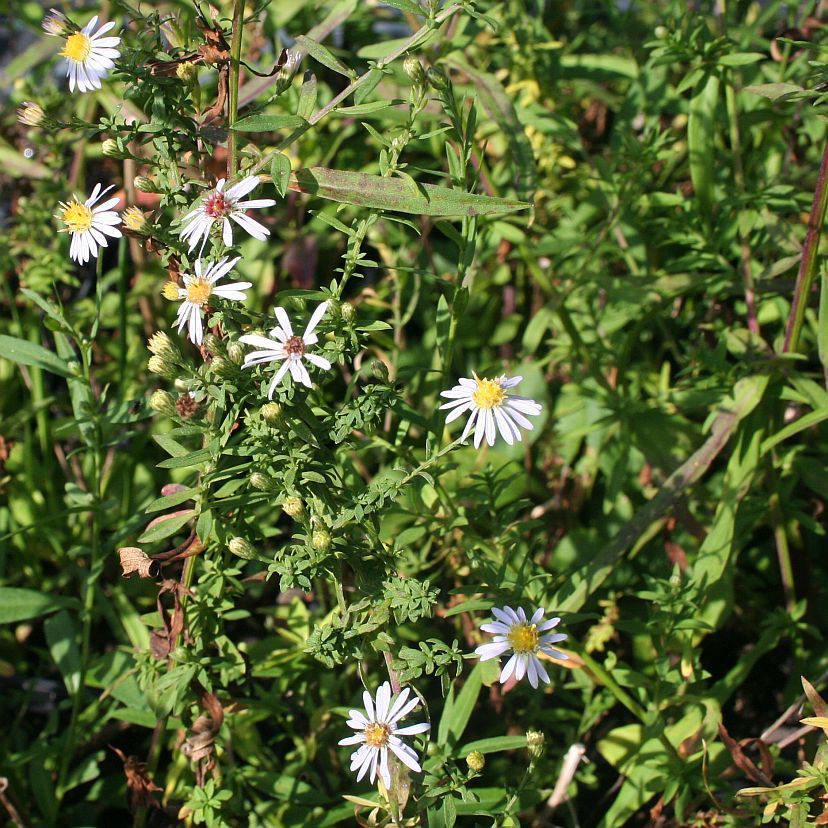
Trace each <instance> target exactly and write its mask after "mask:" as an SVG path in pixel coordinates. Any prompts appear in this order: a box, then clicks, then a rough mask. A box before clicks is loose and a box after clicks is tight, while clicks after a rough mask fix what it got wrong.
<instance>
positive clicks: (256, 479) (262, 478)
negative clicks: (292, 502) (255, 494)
mask: <svg viewBox="0 0 828 828" xmlns="http://www.w3.org/2000/svg"><path fill="white" fill-rule="evenodd" d="M250 485H251V486H252V487H253V488H254V489H258V490H259V491H260V492H269V491H271V489H273V481H272V480H271V479H270V478H269V477H268V476H267V475H266V474H262V473H261V472H253V474H251V475H250Z"/></svg>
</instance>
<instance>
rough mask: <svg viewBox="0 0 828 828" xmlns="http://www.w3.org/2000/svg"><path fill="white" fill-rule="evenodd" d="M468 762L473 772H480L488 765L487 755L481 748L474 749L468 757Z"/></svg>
mask: <svg viewBox="0 0 828 828" xmlns="http://www.w3.org/2000/svg"><path fill="white" fill-rule="evenodd" d="M466 764H467V765H468V766H469V770H470V771H471V772H472V773H480V771H482V770H483V768H485V767H486V757H485V756H484V755H483V754H482V753H481V752H480V751H479V750H473V751H472V752H471V753H470V754H469V755H468V756H467V757H466Z"/></svg>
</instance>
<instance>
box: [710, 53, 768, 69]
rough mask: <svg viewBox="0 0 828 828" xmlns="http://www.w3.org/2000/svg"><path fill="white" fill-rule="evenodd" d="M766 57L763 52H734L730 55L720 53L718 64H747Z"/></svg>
mask: <svg viewBox="0 0 828 828" xmlns="http://www.w3.org/2000/svg"><path fill="white" fill-rule="evenodd" d="M766 57H767V55H765V54H764V53H763V52H734V53H733V54H732V55H722V57H720V58H719V65H720V66H747V65H748V64H749V63H758V62H759V61H760V60H764V59H765V58H766Z"/></svg>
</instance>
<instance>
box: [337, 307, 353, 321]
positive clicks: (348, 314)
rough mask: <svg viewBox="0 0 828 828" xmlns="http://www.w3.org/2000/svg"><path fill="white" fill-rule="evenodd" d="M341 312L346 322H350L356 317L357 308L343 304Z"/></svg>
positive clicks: (340, 308)
mask: <svg viewBox="0 0 828 828" xmlns="http://www.w3.org/2000/svg"><path fill="white" fill-rule="evenodd" d="M339 312H340V314H342V319H343V321H345V322H350V321H351V320H352V319H353V318H354V316H356V308H355V307H354V306H353V305H352V304H351V303H350V302H343V303H342V304H341V305H340V306H339Z"/></svg>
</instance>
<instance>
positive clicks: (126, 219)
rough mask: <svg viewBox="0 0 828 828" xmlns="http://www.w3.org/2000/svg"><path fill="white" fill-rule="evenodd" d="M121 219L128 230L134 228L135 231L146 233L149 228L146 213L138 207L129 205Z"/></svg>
mask: <svg viewBox="0 0 828 828" xmlns="http://www.w3.org/2000/svg"><path fill="white" fill-rule="evenodd" d="M121 221H122V222H123V224H124V227H126V229H127V230H132V232H133V233H146V232H147V230H148V229H149V225H148V222H147V217H146V214H145V213H144V211H143V210H139V209H138V208H137V207H127V208H126V210H124V212H123V213H121Z"/></svg>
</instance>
